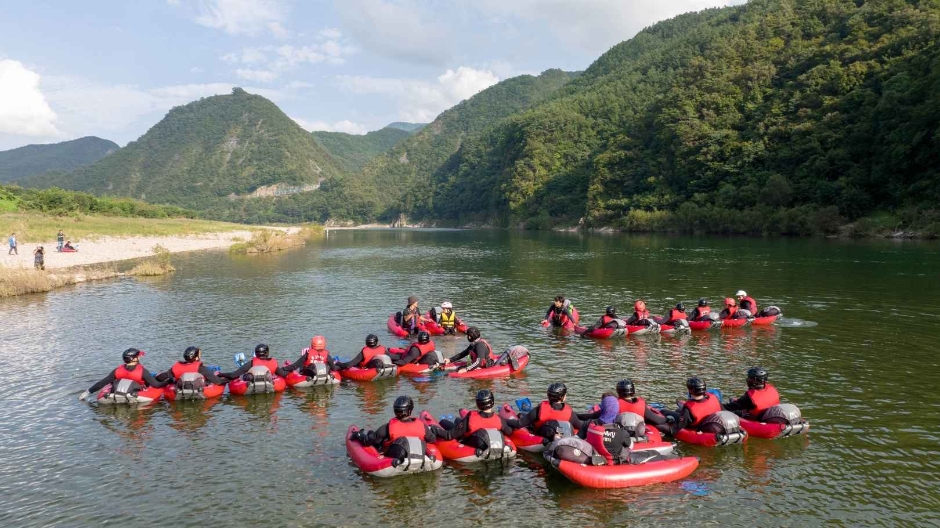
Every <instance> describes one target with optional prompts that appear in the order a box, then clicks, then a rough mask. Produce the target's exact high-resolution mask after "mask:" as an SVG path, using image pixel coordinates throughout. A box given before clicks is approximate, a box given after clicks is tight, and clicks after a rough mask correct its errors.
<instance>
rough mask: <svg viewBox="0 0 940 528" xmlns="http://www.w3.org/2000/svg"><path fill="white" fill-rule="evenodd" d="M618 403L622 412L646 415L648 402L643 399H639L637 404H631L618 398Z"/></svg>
mask: <svg viewBox="0 0 940 528" xmlns="http://www.w3.org/2000/svg"><path fill="white" fill-rule="evenodd" d="M617 402H618V403H620V412H621V413H625V412H631V413H633V414H639V415H640V416H643V415H644V414H645V413H646V401H645V400H643V398H637V399H636V401H635V402H630V401H628V400H625V399H623V398H617Z"/></svg>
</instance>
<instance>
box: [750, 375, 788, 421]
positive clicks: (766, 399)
mask: <svg viewBox="0 0 940 528" xmlns="http://www.w3.org/2000/svg"><path fill="white" fill-rule="evenodd" d="M747 397H748V398H750V399H751V403H753V404H754V408H753V409H750V411H749V412H750V413H751V414H752V415H754V416H760V415H761V413H763V412H764V411H766V410H767V409H770V408H771V407H773V406H774V405H780V394H779V393H778V392H777V388H776V387H774V386H773V385H771V384H770V383H765V384H764V388H763V389H748V390H747Z"/></svg>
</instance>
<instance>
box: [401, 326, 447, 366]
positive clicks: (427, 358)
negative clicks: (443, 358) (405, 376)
mask: <svg viewBox="0 0 940 528" xmlns="http://www.w3.org/2000/svg"><path fill="white" fill-rule="evenodd" d="M388 357H390V358H392V363H393V364H395V365H398V366H399V367H403V366H405V365H407V364H409V363H417V364H419V365H437V364H438V363H440V361H438V358H437V353H436V352H435V350H434V343H432V342H431V334H429V333H427V332H418V340H417V341H416V342H414V343H411V344H410V345H408V348H407V349H406V350H405V351H404V352H402V353H401V354H392V353H389V354H388Z"/></svg>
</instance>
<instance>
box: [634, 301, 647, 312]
mask: <svg viewBox="0 0 940 528" xmlns="http://www.w3.org/2000/svg"><path fill="white" fill-rule="evenodd" d="M633 309H634V310H636V311H637V312H645V311H646V303H645V302H643V301H637V302H635V303H633Z"/></svg>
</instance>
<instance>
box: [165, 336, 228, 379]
mask: <svg viewBox="0 0 940 528" xmlns="http://www.w3.org/2000/svg"><path fill="white" fill-rule="evenodd" d="M188 372H195V373H198V374H202V377H204V378H206V383H212V384H213V385H225V383H226V380H224V379H222V378H220V377H218V376H216V375H215V372H213V371H212V370H211V369H210V368H209V367H207V366H206V365H205V364H204V363H203V362H202V350H201V349H200V348H199V347H194V346H191V347H188V348H187V349H186V350H184V351H183V361H177V362H176V363H174V364H173V366H172V367H170V370H168V371H166V372H163V373H160V374H157V376H156V379H157V380H159V381H164V380H168V381H169V382H170V383H176V380H178V379H180V378H182V377H183V374H186V373H188Z"/></svg>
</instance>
